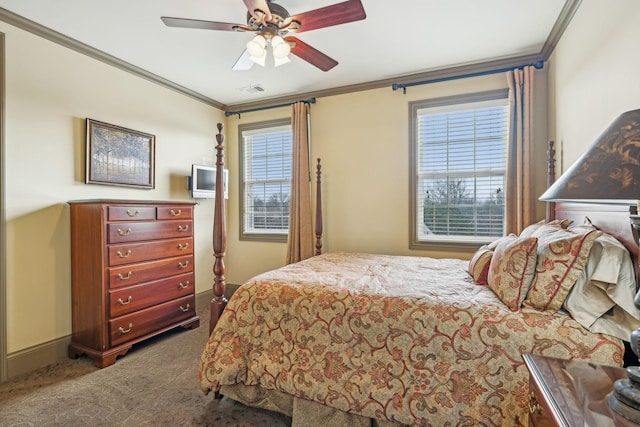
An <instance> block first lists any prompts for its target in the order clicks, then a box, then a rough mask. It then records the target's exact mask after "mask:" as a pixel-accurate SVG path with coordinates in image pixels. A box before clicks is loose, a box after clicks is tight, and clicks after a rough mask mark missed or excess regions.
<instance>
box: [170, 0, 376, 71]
mask: <svg viewBox="0 0 640 427" xmlns="http://www.w3.org/2000/svg"><path fill="white" fill-rule="evenodd" d="M243 1H244V4H245V5H246V6H247V9H248V12H247V23H246V24H231V23H226V22H215V21H202V20H198V19H186V18H171V17H167V16H163V17H161V19H162V21H163V22H164V23H165V25H167V26H169V27H182V28H196V29H203V30H220V31H239V32H247V33H254V34H255V35H256V36H255V37H254V38H253V39H252V40H251V41H249V42H248V43H247V49H245V51H244V52H243V53H242V55H240V58H238V60H237V61H236V63H235V64H234V66H233V69H234V70H248V69H249V68H251V66H252V65H253V64H254V63H258V64H261V65H264V58H265V56H266V46H267V44H270V45H271V47H272V50H273V54H274V59H275V64H276V66H278V65H281V64H282V63H286V62H289V59H288V54H289V53H292V54H294V55H296V56H297V57H299V58H301V59H303V60H305V61H307V62H308V63H310V64H312V65H314V66H316V67H318V68H319V69H321V70H322V71H329V70H330V69H332V68H333V67H335V66H336V65H338V61H336V60H335V59H333V58H331V57H329V56H327V55H325V54H324V53H322V52H320V51H319V50H317V49H315V48H313V47H311V46H309V45H308V44H306V43H304V42H303V41H301V40H300V39H298V38H296V37H293V36H290V35H287V34H288V33H301V32H303V31H311V30H316V29H318V28H324V27H331V26H334V25H340V24H346V23H348V22H354V21H360V20H362V19H365V18H366V17H367V15H366V14H365V12H364V8H363V7H362V2H361V0H347V1H344V2H342V3H337V4H333V5H330V6H326V7H321V8H319V9H314V10H309V11H307V12H303V13H299V14H297V15H293V16H292V15H289V12H288V11H287V10H286V9H285V8H284V7H282V6H280V5H278V4H276V3H273V1H271V0H243Z"/></svg>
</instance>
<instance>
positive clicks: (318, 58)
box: [284, 36, 338, 71]
mask: <svg viewBox="0 0 640 427" xmlns="http://www.w3.org/2000/svg"><path fill="white" fill-rule="evenodd" d="M284 39H285V40H286V41H288V42H290V43H294V45H293V46H292V47H291V53H293V54H294V55H295V56H297V57H299V58H301V59H304V60H305V61H307V62H308V63H309V64H311V65H315V66H316V67H318V68H320V69H321V70H322V71H329V70H330V69H332V68H333V67H335V66H336V65H338V61H336V60H335V59H333V58H331V57H329V56H327V55H325V54H324V53H322V52H320V51H319V50H318V49H316V48H314V47H311V46H309V45H308V44H306V43H305V42H303V41H301V40H300V39H298V38H296V37H291V36H289V37H285V38H284Z"/></svg>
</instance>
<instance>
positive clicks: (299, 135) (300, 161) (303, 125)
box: [287, 102, 313, 264]
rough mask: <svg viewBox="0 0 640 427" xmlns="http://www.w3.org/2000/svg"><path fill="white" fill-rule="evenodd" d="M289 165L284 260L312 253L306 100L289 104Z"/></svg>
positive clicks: (297, 258)
mask: <svg viewBox="0 0 640 427" xmlns="http://www.w3.org/2000/svg"><path fill="white" fill-rule="evenodd" d="M291 122H292V128H293V165H292V166H293V167H292V170H291V197H290V202H289V239H288V242H287V263H289V264H291V263H294V262H298V261H302V260H303V259H307V258H310V257H311V256H313V227H312V225H311V182H310V176H311V175H310V173H309V104H307V103H306V102H296V103H294V104H293V106H292V120H291Z"/></svg>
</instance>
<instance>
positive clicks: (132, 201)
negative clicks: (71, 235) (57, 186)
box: [67, 199, 197, 206]
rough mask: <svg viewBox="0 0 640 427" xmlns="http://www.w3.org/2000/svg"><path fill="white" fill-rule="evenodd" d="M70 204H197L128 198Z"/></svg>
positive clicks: (72, 201)
mask: <svg viewBox="0 0 640 427" xmlns="http://www.w3.org/2000/svg"><path fill="white" fill-rule="evenodd" d="M67 203H68V204H70V205H72V204H83V203H84V204H90V203H91V204H104V205H109V204H111V205H138V206H140V205H195V204H197V203H196V202H194V201H192V200H128V199H82V200H69V201H68V202H67Z"/></svg>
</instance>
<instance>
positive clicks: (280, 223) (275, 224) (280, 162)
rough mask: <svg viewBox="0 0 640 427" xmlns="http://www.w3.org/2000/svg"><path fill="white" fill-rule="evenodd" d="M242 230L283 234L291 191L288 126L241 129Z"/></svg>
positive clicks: (290, 145)
mask: <svg viewBox="0 0 640 427" xmlns="http://www.w3.org/2000/svg"><path fill="white" fill-rule="evenodd" d="M242 143H243V150H242V152H243V154H244V156H243V189H244V191H243V193H244V194H243V202H244V203H243V210H244V211H243V223H244V227H243V233H246V234H285V235H286V234H287V232H288V230H289V197H290V194H291V161H292V155H293V154H292V144H293V143H292V133H291V126H290V125H285V126H275V127H269V128H261V129H253V130H245V131H242Z"/></svg>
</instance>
